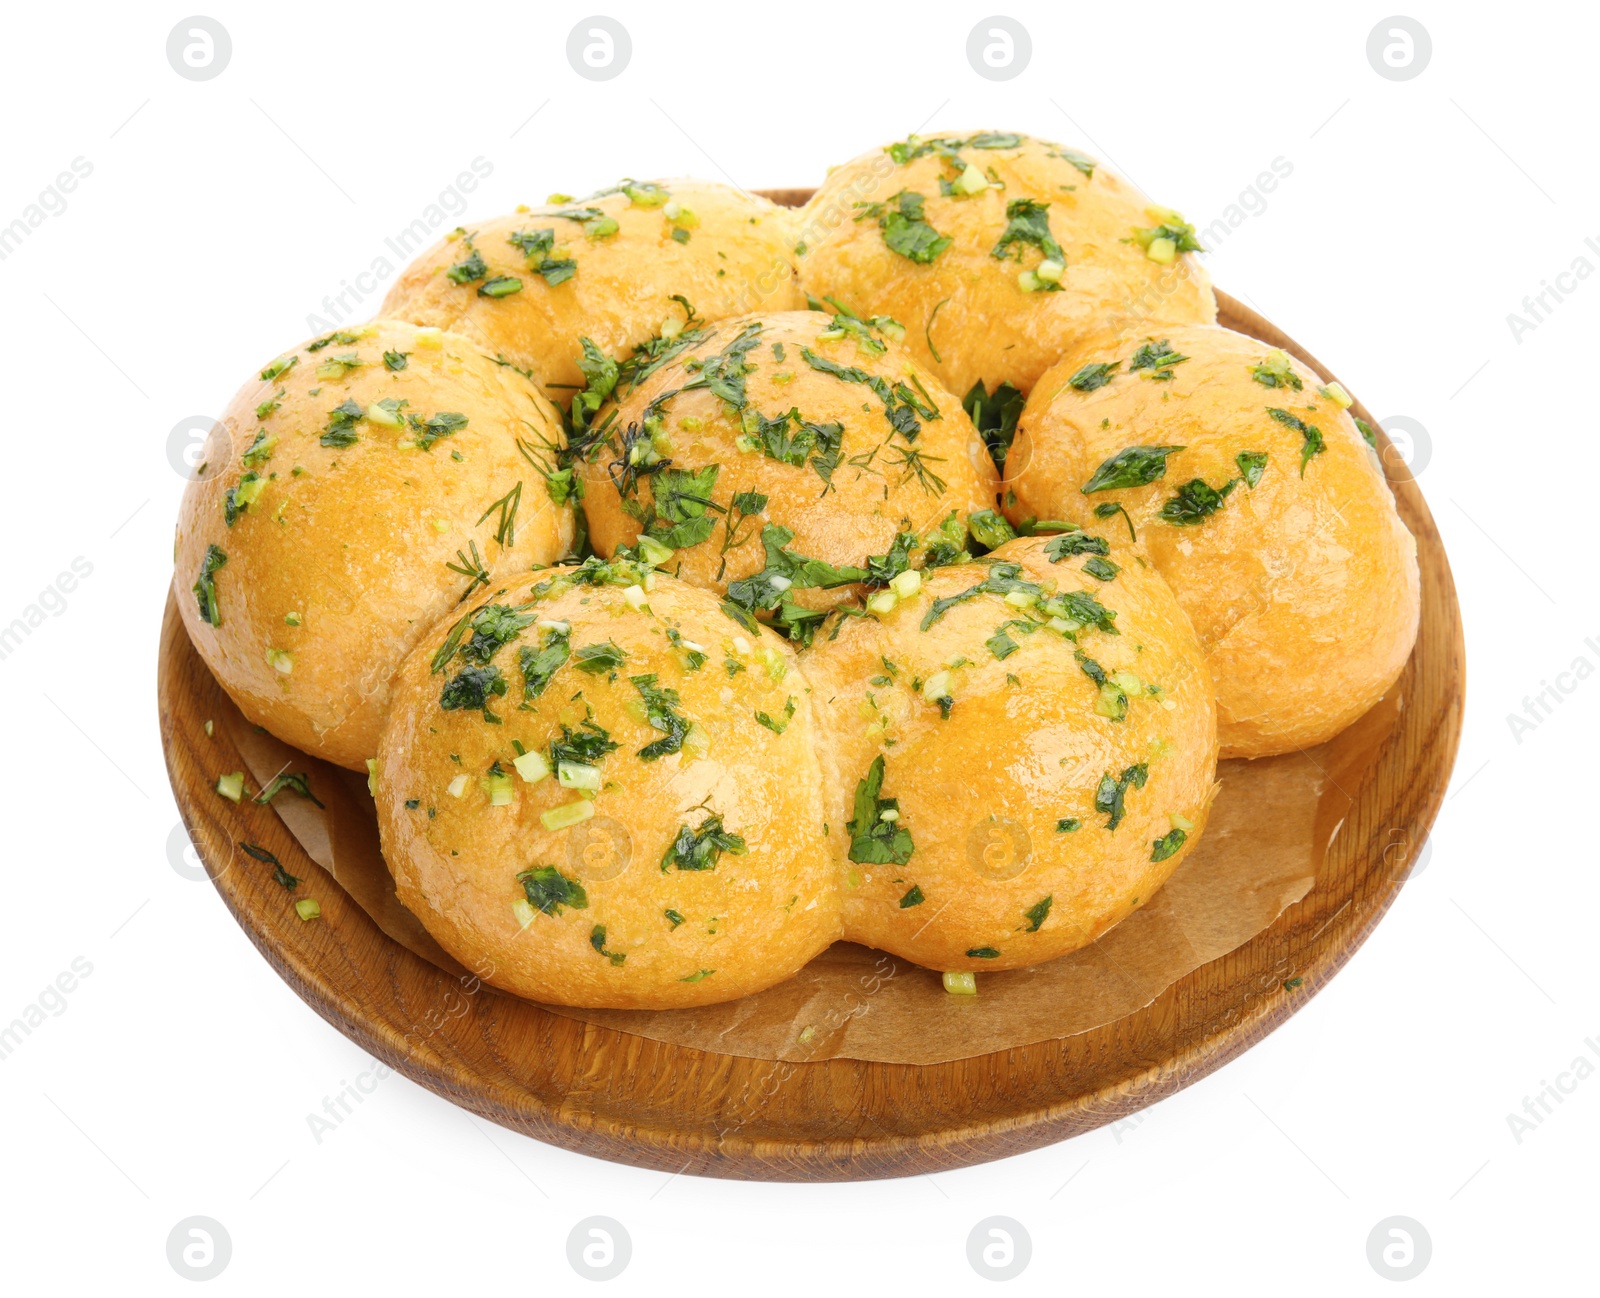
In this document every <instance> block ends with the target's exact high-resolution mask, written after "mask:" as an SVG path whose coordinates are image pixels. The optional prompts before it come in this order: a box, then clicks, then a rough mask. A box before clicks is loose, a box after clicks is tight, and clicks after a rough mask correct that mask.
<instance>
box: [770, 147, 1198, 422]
mask: <svg viewBox="0 0 1600 1298" xmlns="http://www.w3.org/2000/svg"><path fill="white" fill-rule="evenodd" d="M796 231H797V240H798V245H797V246H798V247H801V248H803V249H804V252H803V254H802V255H801V256H800V259H799V262H798V265H799V269H800V284H801V287H802V288H803V289H804V290H805V291H806V292H807V293H809V294H811V295H813V296H815V297H818V298H824V297H827V296H830V295H831V296H833V297H836V298H837V299H838V300H840V301H842V302H845V303H847V304H849V305H850V306H851V307H853V308H855V309H856V310H858V311H861V312H864V313H865V312H880V313H882V314H884V315H889V316H893V317H894V318H895V319H896V320H898V321H900V323H901V324H903V325H904V326H905V327H906V344H907V346H908V347H909V348H910V351H911V355H912V356H913V357H914V358H915V359H916V360H917V361H918V362H920V363H921V364H923V365H926V366H928V367H929V368H930V369H932V370H933V372H934V373H935V374H937V375H938V376H939V378H940V379H941V380H942V381H943V383H944V385H945V386H946V387H947V388H949V389H950V390H951V391H952V392H955V393H957V394H958V395H961V396H962V397H966V396H967V395H968V394H969V393H970V392H971V391H972V389H973V385H974V384H978V383H982V384H984V385H985V386H986V388H987V390H988V391H989V392H991V393H992V392H994V390H995V389H997V388H999V387H1000V386H1001V385H1003V384H1010V385H1011V386H1012V387H1014V388H1016V389H1018V390H1020V391H1021V392H1023V393H1026V392H1027V391H1028V390H1029V389H1030V388H1032V386H1033V385H1034V383H1035V382H1036V381H1037V380H1038V378H1039V376H1040V375H1041V374H1043V373H1044V371H1045V370H1047V369H1049V368H1050V366H1052V365H1054V364H1055V363H1056V361H1057V360H1059V359H1060V358H1061V355H1062V353H1064V352H1066V351H1067V350H1069V349H1070V348H1071V347H1072V346H1073V345H1074V344H1075V343H1076V342H1078V341H1079V340H1080V339H1082V338H1084V337H1086V336H1088V335H1090V334H1094V333H1098V332H1101V331H1103V330H1105V329H1107V328H1116V329H1121V330H1125V331H1130V330H1131V331H1136V332H1139V333H1144V332H1146V331H1148V330H1149V329H1150V328H1153V327H1155V326H1156V325H1158V324H1168V323H1172V324H1178V323H1191V322H1196V321H1205V322H1209V321H1213V320H1215V319H1216V317H1217V306H1216V299H1215V297H1214V295H1213V293H1212V291H1211V283H1210V280H1209V278H1208V277H1207V275H1206V273H1205V271H1204V270H1203V269H1202V268H1201V266H1200V264H1199V262H1197V261H1196V260H1195V259H1194V258H1193V257H1192V256H1190V255H1189V253H1190V252H1191V251H1193V250H1195V249H1198V248H1199V247H1200V244H1199V242H1198V240H1197V239H1196V238H1195V232H1194V228H1193V226H1191V225H1189V224H1188V223H1187V222H1185V221H1184V219H1183V217H1182V216H1181V215H1180V214H1178V213H1177V212H1173V211H1171V210H1170V209H1167V208H1162V207H1157V206H1155V205H1154V204H1152V203H1151V202H1150V200H1149V199H1148V198H1146V197H1145V196H1144V195H1143V194H1141V193H1140V192H1139V191H1138V190H1137V189H1135V188H1134V187H1133V186H1132V185H1130V184H1129V183H1128V182H1127V181H1125V180H1123V179H1122V178H1121V177H1120V176H1117V175H1116V174H1115V173H1113V172H1112V171H1110V170H1109V169H1108V168H1106V167H1105V166H1103V165H1102V164H1100V163H1099V162H1096V161H1095V160H1094V159H1092V158H1089V157H1086V156H1085V155H1084V154H1082V153H1079V152H1078V151H1077V150H1075V149H1070V148H1067V147H1065V146H1063V145H1059V144H1053V143H1051V142H1050V141H1048V140H1038V139H1034V138H1032V137H1030V136H1026V135H1018V134H1015V133H1013V132H1002V131H979V132H976V133H973V134H967V135H942V136H927V137H921V136H915V135H914V136H911V137H910V138H909V139H906V140H901V141H900V142H898V143H896V144H891V145H889V146H888V147H887V148H885V149H878V150H874V151H873V152H871V153H867V154H863V155H862V156H861V157H859V158H856V159H855V160H853V161H851V162H847V163H845V164H844V165H843V166H842V167H838V168H836V169H835V170H834V171H833V172H831V173H830V174H829V176H828V178H827V180H825V181H824V182H823V183H822V186H821V187H820V188H819V189H818V190H817V192H816V195H815V196H814V197H813V198H812V199H811V201H810V202H808V203H807V204H806V206H805V208H804V209H803V210H802V211H801V214H800V217H799V220H798V221H797V223H796Z"/></svg>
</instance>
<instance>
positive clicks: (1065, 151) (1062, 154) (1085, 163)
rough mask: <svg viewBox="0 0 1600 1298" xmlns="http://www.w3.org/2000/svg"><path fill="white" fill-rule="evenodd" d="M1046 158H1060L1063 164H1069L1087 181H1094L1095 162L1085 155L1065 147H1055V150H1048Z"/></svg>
mask: <svg viewBox="0 0 1600 1298" xmlns="http://www.w3.org/2000/svg"><path fill="white" fill-rule="evenodd" d="M1046 156H1048V157H1051V158H1060V159H1061V160H1062V161H1063V162H1070V163H1071V164H1072V165H1073V166H1074V167H1076V168H1077V169H1078V170H1079V171H1081V172H1082V173H1083V174H1084V176H1085V177H1086V178H1087V179H1089V180H1093V179H1094V169H1095V165H1096V164H1095V160H1094V159H1093V158H1091V157H1089V156H1088V155H1087V154H1084V153H1079V152H1078V151H1077V150H1076V149H1069V148H1067V147H1066V146H1065V145H1057V146H1056V147H1055V148H1053V149H1050V150H1048V151H1047V154H1046Z"/></svg>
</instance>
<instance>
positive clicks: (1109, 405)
mask: <svg viewBox="0 0 1600 1298" xmlns="http://www.w3.org/2000/svg"><path fill="white" fill-rule="evenodd" d="M1161 340H1166V341H1167V343H1168V344H1169V346H1170V347H1171V349H1172V350H1173V351H1176V352H1178V353H1179V354H1181V355H1183V356H1186V357H1187V358H1188V359H1186V360H1184V361H1181V362H1178V363H1176V364H1171V365H1166V366H1157V367H1156V368H1154V369H1151V368H1148V367H1147V368H1144V369H1141V370H1139V371H1132V370H1131V369H1130V363H1131V361H1132V360H1133V358H1134V356H1135V352H1136V349H1137V348H1138V347H1139V346H1140V345H1142V343H1143V342H1144V340H1142V339H1140V340H1131V341H1123V340H1118V339H1112V340H1106V341H1104V342H1095V343H1092V344H1089V345H1086V346H1084V347H1082V348H1080V349H1078V350H1076V351H1074V352H1073V353H1072V354H1071V355H1069V356H1068V357H1067V358H1065V359H1064V360H1063V361H1062V363H1061V364H1060V365H1058V366H1057V367H1056V368H1055V369H1053V370H1051V371H1050V372H1049V373H1048V374H1046V375H1045V376H1044V378H1043V379H1041V380H1040V383H1039V385H1038V387H1037V388H1036V389H1035V390H1034V392H1033V394H1032V396H1031V397H1030V398H1029V400H1028V404H1027V407H1026V409H1025V411H1024V413H1023V415H1022V419H1021V421H1020V423H1019V426H1018V431H1017V437H1016V441H1015V443H1014V444H1013V446H1012V449H1011V454H1010V458H1009V460H1008V464H1007V473H1008V481H1007V483H1006V486H1005V492H1004V496H1003V499H1004V500H1005V502H1006V511H1007V513H1008V514H1009V515H1010V516H1011V518H1012V519H1013V520H1020V519H1024V518H1029V517H1037V518H1060V519H1065V520H1068V521H1070V522H1078V523H1083V524H1086V525H1087V524H1092V523H1094V522H1095V521H1096V520H1095V518H1094V512H1093V511H1094V508H1095V506H1096V505H1097V504H1100V503H1103V502H1115V503H1118V504H1120V505H1122V506H1124V507H1125V508H1126V510H1127V512H1128V514H1129V516H1130V518H1131V520H1132V525H1133V526H1134V527H1135V528H1136V529H1137V531H1138V534H1139V540H1140V542H1141V543H1142V545H1143V546H1144V548H1145V551H1146V552H1147V553H1148V555H1149V556H1150V560H1151V562H1152V563H1153V564H1154V565H1155V567H1156V568H1157V569H1158V570H1159V571H1160V572H1161V574H1162V575H1163V576H1164V577H1166V579H1167V580H1168V582H1169V583H1170V584H1171V585H1172V588H1173V590H1174V591H1175V593H1176V594H1177V597H1178V601H1179V603H1181V604H1182V605H1183V607H1184V609H1185V611H1186V612H1187V613H1188V614H1189V617H1190V620H1191V621H1192V622H1193V623H1194V627H1195V630H1196V632H1197V634H1198V635H1199V638H1200V643H1201V644H1202V645H1203V646H1204V647H1205V650H1206V654H1207V658H1208V661H1209V663H1210V665H1211V670H1212V673H1213V675H1214V677H1215V680H1216V687H1217V706H1218V714H1219V727H1220V734H1221V740H1222V751H1223V755H1224V756H1227V757H1262V756H1268V755H1270V754H1273V753H1283V752H1290V751H1293V750H1294V749H1297V748H1308V747H1310V746H1311V745H1313V744H1317V743H1321V742H1322V741H1324V740H1326V739H1330V738H1332V737H1333V736H1334V735H1335V734H1337V733H1338V732H1339V731H1340V730H1342V729H1343V728H1344V727H1345V726H1347V725H1349V724H1350V723H1351V722H1352V721H1354V720H1355V719H1356V718H1357V717H1359V716H1360V715H1361V714H1362V713H1363V712H1365V711H1366V710H1367V709H1368V708H1369V707H1371V705H1372V704H1373V703H1375V702H1376V701H1377V700H1378V699H1379V698H1381V697H1382V695H1383V694H1384V692H1385V691H1386V690H1388V688H1389V687H1390V686H1391V685H1393V683H1394V681H1395V679H1396V678H1397V677H1398V676H1399V674H1400V671H1401V669H1402V668H1403V667H1404V665H1405V661H1406V659H1407V657H1408V656H1409V655H1410V652H1411V646H1412V643H1413V641H1414V640H1415V639H1416V632H1417V619H1418V611H1419V586H1418V575H1417V560H1416V543H1415V541H1414V540H1413V539H1412V537H1411V535H1410V533H1409V532H1407V531H1406V529H1405V525H1404V524H1403V523H1402V522H1401V521H1400V517H1399V515H1398V513H1397V512H1396V511H1395V506H1394V499H1393V496H1392V495H1391V494H1390V492H1389V489H1388V486H1387V484H1385V482H1384V480H1383V475H1382V473H1381V471H1380V470H1379V468H1378V466H1377V462H1376V458H1375V457H1374V456H1373V455H1372V453H1371V452H1370V450H1369V448H1368V447H1367V445H1366V444H1365V442H1363V440H1362V438H1361V434H1360V433H1359V432H1358V431H1357V429H1356V426H1355V423H1354V421H1353V420H1352V419H1351V417H1350V416H1349V415H1348V414H1347V413H1346V412H1345V411H1344V410H1342V409H1340V408H1339V407H1338V406H1337V405H1336V404H1335V403H1334V402H1333V401H1332V400H1330V399H1329V398H1328V397H1326V396H1323V395H1322V394H1321V393H1320V392H1319V387H1320V380H1319V379H1318V378H1317V377H1316V375H1314V374H1313V373H1312V372H1311V371H1310V370H1308V369H1306V368H1305V367H1304V366H1302V365H1300V364H1299V363H1298V362H1291V360H1290V358H1289V357H1288V356H1287V355H1285V354H1283V353H1278V354H1277V356H1279V357H1281V358H1282V359H1281V360H1277V359H1273V360H1272V362H1271V365H1272V366H1273V367H1275V368H1278V369H1281V370H1282V371H1283V373H1284V375H1285V377H1284V378H1283V379H1282V380H1281V382H1280V381H1279V380H1277V379H1273V381H1274V382H1275V383H1279V386H1274V387H1268V386H1265V385H1263V384H1262V383H1261V382H1260V381H1258V380H1257V379H1256V378H1255V377H1253V374H1254V371H1255V369H1256V368H1257V367H1258V366H1260V365H1261V364H1262V362H1263V361H1266V360H1268V358H1269V352H1270V350H1271V349H1269V348H1268V347H1267V346H1266V345H1265V344H1263V343H1260V342H1258V341H1257V340H1255V339H1253V338H1248V337H1246V336H1245V335H1243V334H1237V333H1234V332H1232V331H1231V330H1227V329H1222V328H1219V327H1215V326H1212V327H1203V326H1190V327H1186V328H1172V329H1163V330H1161V331H1160V332H1159V333H1158V334H1156V335H1155V337H1154V341H1157V342H1159V341H1161ZM1089 364H1100V365H1117V366H1118V368H1117V369H1116V370H1114V371H1113V372H1112V375H1113V376H1112V377H1111V378H1110V380H1109V381H1108V382H1106V383H1105V384H1104V385H1103V386H1101V387H1099V388H1098V389H1094V390H1091V391H1088V392H1083V391H1079V390H1077V389H1075V388H1073V387H1072V386H1071V384H1070V383H1069V380H1070V379H1071V378H1072V377H1073V376H1074V375H1075V374H1077V373H1078V372H1079V371H1080V370H1081V369H1082V367H1084V366H1085V365H1089ZM1157 373H1170V375H1171V378H1170V379H1166V380H1164V381H1163V380H1157V379H1154V378H1153V377H1152V376H1153V375H1154V374H1157ZM1267 377H1269V378H1271V377H1272V376H1271V375H1270V374H1267ZM1295 381H1298V382H1299V383H1300V384H1301V386H1300V387H1299V388H1298V389H1297V388H1295V387H1293V386H1292V383H1293V382H1295ZM1272 409H1277V410H1281V411H1283V412H1284V415H1285V416H1288V417H1290V418H1292V419H1294V420H1298V421H1300V422H1301V423H1303V424H1305V425H1307V426H1308V427H1310V428H1314V429H1315V430H1316V431H1317V432H1318V433H1319V434H1320V436H1321V438H1322V441H1323V446H1324V449H1323V450H1322V451H1321V452H1320V453H1317V454H1313V455H1311V456H1310V458H1309V459H1308V460H1307V461H1306V463H1305V471H1304V473H1303V474H1302V473H1301V458H1302V454H1303V451H1304V449H1305V447H1306V445H1307V441H1308V437H1307V435H1305V434H1303V433H1302V432H1300V431H1299V430H1298V429H1297V428H1296V427H1295V426H1294V425H1293V424H1292V423H1290V422H1286V421H1285V420H1284V419H1282V418H1280V417H1275V416H1273V415H1272V414H1270V413H1269V411H1270V410H1272ZM1138 445H1147V446H1182V447H1183V448H1184V449H1183V450H1181V451H1178V452H1175V453H1173V454H1171V455H1170V456H1169V457H1167V458H1166V471H1165V475H1164V476H1163V477H1161V478H1159V479H1157V480H1156V481H1154V482H1152V483H1150V484H1149V485H1146V486H1141V487H1134V488H1130V489H1124V490H1108V491H1097V492H1096V493H1094V494H1092V495H1085V494H1084V493H1083V492H1082V490H1081V487H1082V486H1084V485H1085V484H1087V483H1088V482H1089V480H1090V478H1091V476H1092V475H1093V474H1094V473H1095V472H1096V470H1097V469H1098V468H1099V466H1100V465H1101V464H1102V463H1104V462H1105V461H1106V460H1107V459H1108V458H1109V457H1111V456H1113V455H1115V454H1117V453H1118V452H1119V451H1121V450H1122V449H1123V448H1125V447H1129V446H1138ZM1241 453H1264V454H1265V455H1266V456H1267V460H1266V464H1265V468H1264V469H1263V470H1262V472H1261V475H1260V480H1259V482H1258V484H1257V485H1256V486H1255V487H1254V488H1251V487H1249V486H1248V485H1247V484H1246V483H1245V482H1243V481H1237V480H1240V479H1241V476H1242V473H1243V467H1242V466H1241V465H1240V464H1239V461H1238V456H1239V455H1240V454H1241ZM1196 478H1199V479H1203V480H1204V481H1205V482H1206V483H1207V484H1209V485H1210V486H1211V487H1213V488H1216V489H1221V488H1223V487H1224V486H1225V485H1226V484H1227V483H1229V482H1235V481H1237V485H1236V486H1234V487H1233V489H1232V490H1231V491H1230V493H1229V494H1228V496H1227V497H1226V499H1225V501H1224V502H1223V504H1222V506H1221V507H1220V508H1218V509H1217V510H1216V511H1215V512H1214V513H1212V514H1210V515H1209V516H1208V517H1206V518H1204V519H1203V520H1202V521H1200V522H1198V523H1196V524H1194V525H1190V526H1175V525H1173V524H1172V523H1171V522H1167V521H1164V520H1163V518H1162V517H1161V513H1160V511H1161V510H1162V508H1163V506H1164V505H1165V503H1166V502H1167V501H1168V500H1170V499H1172V498H1173V497H1174V496H1175V494H1176V493H1177V490H1178V488H1179V487H1180V486H1182V485H1183V484H1185V483H1188V482H1190V481H1191V480H1193V479H1196ZM1112 524H1115V525H1117V526H1121V525H1122V520H1121V518H1120V516H1119V517H1118V518H1116V519H1114V520H1109V521H1108V522H1107V521H1103V522H1102V523H1101V525H1102V526H1110V525H1112Z"/></svg>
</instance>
